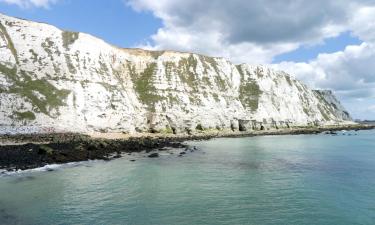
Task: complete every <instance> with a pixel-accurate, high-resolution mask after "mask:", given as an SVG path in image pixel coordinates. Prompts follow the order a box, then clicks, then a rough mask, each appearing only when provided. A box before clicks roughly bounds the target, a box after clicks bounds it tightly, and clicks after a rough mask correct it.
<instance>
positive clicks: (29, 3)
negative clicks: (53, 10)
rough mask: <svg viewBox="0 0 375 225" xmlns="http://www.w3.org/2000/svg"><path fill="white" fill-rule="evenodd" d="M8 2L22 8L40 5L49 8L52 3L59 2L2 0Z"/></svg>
mask: <svg viewBox="0 0 375 225" xmlns="http://www.w3.org/2000/svg"><path fill="white" fill-rule="evenodd" d="M0 2H4V3H7V4H14V5H17V6H19V7H21V8H30V7H40V8H49V6H50V5H51V4H54V3H56V2H57V0H0Z"/></svg>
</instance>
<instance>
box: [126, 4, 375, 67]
mask: <svg viewBox="0 0 375 225" xmlns="http://www.w3.org/2000/svg"><path fill="white" fill-rule="evenodd" d="M371 2H372V1H350V0H342V1H326V0H316V1H307V0H300V1H295V0H284V1H264V0H252V1H246V0H232V1H221V0H211V1H201V0H189V1H183V0H160V1H153V0H129V1H128V4H129V5H130V6H131V7H133V8H134V9H135V10H138V11H141V10H145V11H151V12H152V13H153V14H154V15H155V16H156V17H158V18H160V19H161V20H162V21H163V27H161V28H160V29H159V30H158V31H157V33H156V34H154V35H153V36H152V37H151V39H152V41H153V43H152V44H151V45H146V47H148V48H155V49H177V50H183V51H184V50H185V51H195V52H201V53H205V54H209V55H217V56H223V57H228V58H230V59H231V60H232V61H234V62H237V63H239V62H251V63H267V62H271V61H272V58H273V57H274V56H276V55H279V54H281V53H285V52H288V51H291V50H294V49H297V48H298V47H299V46H301V45H309V44H314V43H319V42H321V41H322V40H324V39H325V38H328V37H335V36H337V35H339V34H340V33H341V32H344V31H348V29H349V24H350V23H351V21H352V19H353V18H354V17H356V16H357V12H358V11H360V10H362V11H365V10H364V7H369V6H371V4H370V3H371ZM362 14H364V13H362ZM367 14H368V16H369V17H371V12H367ZM364 19H365V20H366V18H364ZM359 23H360V22H359Z"/></svg>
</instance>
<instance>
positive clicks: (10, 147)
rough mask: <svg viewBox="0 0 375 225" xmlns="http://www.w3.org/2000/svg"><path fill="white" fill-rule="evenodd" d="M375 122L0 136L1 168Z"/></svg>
mask: <svg viewBox="0 0 375 225" xmlns="http://www.w3.org/2000/svg"><path fill="white" fill-rule="evenodd" d="M374 128H375V125H363V124H353V125H342V126H326V127H300V128H290V129H279V130H267V131H248V132H247V131H245V132H233V131H206V132H204V131H203V132H200V133H196V134H192V135H184V134H181V135H151V134H146V135H143V136H137V137H134V136H130V137H127V138H122V139H105V138H93V137H90V136H88V135H83V134H74V133H60V134H57V133H56V134H23V135H2V136H0V169H3V170H8V171H14V170H26V169H33V168H37V167H43V166H45V165H48V164H63V163H68V162H78V161H86V160H95V159H99V160H110V159H113V158H119V157H121V155H122V154H124V153H132V152H143V151H144V152H146V153H147V154H148V156H149V157H151V158H152V157H158V154H157V153H150V152H151V151H153V150H158V151H163V150H166V149H168V148H182V149H185V150H188V149H189V146H188V145H186V144H184V143H183V142H184V141H189V140H207V139H210V138H217V137H251V136H261V135H298V134H319V133H323V132H324V133H327V134H330V135H335V134H336V131H340V130H367V129H374Z"/></svg>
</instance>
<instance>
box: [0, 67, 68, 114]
mask: <svg viewBox="0 0 375 225" xmlns="http://www.w3.org/2000/svg"><path fill="white" fill-rule="evenodd" d="M0 73H2V74H4V75H5V77H6V79H7V80H8V81H10V82H11V83H12V85H11V86H10V87H9V88H8V89H7V92H8V93H11V94H16V95H19V96H22V97H24V98H25V99H26V100H27V101H28V102H30V103H31V105H32V106H33V110H34V111H35V112H42V113H44V114H46V115H49V116H51V117H52V115H51V110H53V109H58V108H59V107H60V106H64V105H65V102H64V101H65V99H66V98H67V97H68V95H69V93H70V91H69V90H65V89H61V90H59V89H57V88H56V87H55V86H54V85H52V84H51V83H49V82H48V81H47V80H43V79H41V80H35V79H32V78H31V76H30V75H29V74H28V73H27V72H26V71H23V70H20V71H17V67H13V68H8V67H7V66H5V65H3V64H0Z"/></svg>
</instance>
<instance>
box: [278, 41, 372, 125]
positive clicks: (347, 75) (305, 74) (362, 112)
mask: <svg viewBox="0 0 375 225" xmlns="http://www.w3.org/2000/svg"><path fill="white" fill-rule="evenodd" d="M374 62H375V44H373V43H362V44H361V45H355V46H347V47H346V48H345V50H344V51H340V52H335V53H332V54H320V55H319V56H318V57H317V58H316V59H315V60H312V61H310V62H307V63H294V62H282V63H279V64H273V65H271V66H272V67H274V68H276V69H279V70H284V71H287V72H288V73H290V74H294V75H295V76H296V77H297V78H298V79H300V80H303V81H305V82H306V83H307V84H308V85H309V86H310V87H313V88H319V89H331V90H334V91H335V93H336V94H337V95H338V96H339V97H340V99H341V100H342V101H343V103H344V104H345V105H346V106H347V107H348V109H349V111H351V112H352V113H353V114H354V116H355V117H357V118H366V117H367V118H368V117H371V118H375V112H372V111H369V110H367V107H366V104H367V105H370V104H374V102H375V63H374ZM371 113H372V114H371Z"/></svg>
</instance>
